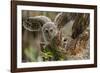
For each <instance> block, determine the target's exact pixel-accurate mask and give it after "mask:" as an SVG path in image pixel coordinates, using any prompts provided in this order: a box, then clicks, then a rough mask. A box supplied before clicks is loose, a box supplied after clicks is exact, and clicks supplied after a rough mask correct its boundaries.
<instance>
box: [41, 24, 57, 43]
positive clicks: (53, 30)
mask: <svg viewBox="0 0 100 73" xmlns="http://www.w3.org/2000/svg"><path fill="white" fill-rule="evenodd" d="M42 32H43V35H44V39H45V40H46V42H50V41H51V40H52V39H53V38H54V37H55V36H56V34H57V26H56V25H55V24H54V23H53V22H47V23H45V24H44V25H43V28H42Z"/></svg>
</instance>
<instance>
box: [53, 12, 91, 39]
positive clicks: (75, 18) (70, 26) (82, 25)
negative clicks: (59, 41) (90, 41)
mask: <svg viewBox="0 0 100 73" xmlns="http://www.w3.org/2000/svg"><path fill="white" fill-rule="evenodd" d="M89 21H90V18H89V14H88V13H68V12H66V13H65V12H62V13H58V15H57V16H56V18H55V20H54V22H55V24H56V25H57V27H58V29H59V30H60V31H61V32H62V33H63V34H64V36H70V37H71V38H73V39H75V38H76V37H78V36H79V35H80V34H81V33H82V32H83V31H84V30H85V29H86V28H87V27H88V26H89Z"/></svg>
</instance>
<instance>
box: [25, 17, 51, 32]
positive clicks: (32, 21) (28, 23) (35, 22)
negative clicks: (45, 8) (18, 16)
mask: <svg viewBox="0 0 100 73" xmlns="http://www.w3.org/2000/svg"><path fill="white" fill-rule="evenodd" d="M46 22H51V19H49V18H48V17H46V16H34V17H29V18H27V19H25V20H24V21H23V27H24V29H26V30H28V31H41V27H42V26H43V25H44V24H45V23H46Z"/></svg>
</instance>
